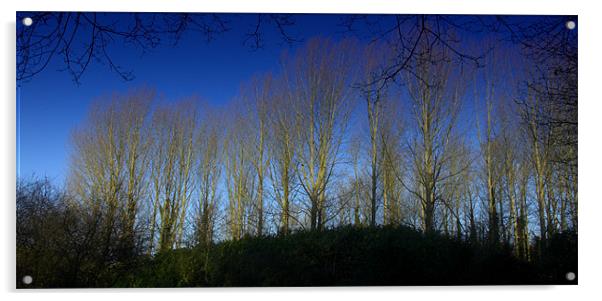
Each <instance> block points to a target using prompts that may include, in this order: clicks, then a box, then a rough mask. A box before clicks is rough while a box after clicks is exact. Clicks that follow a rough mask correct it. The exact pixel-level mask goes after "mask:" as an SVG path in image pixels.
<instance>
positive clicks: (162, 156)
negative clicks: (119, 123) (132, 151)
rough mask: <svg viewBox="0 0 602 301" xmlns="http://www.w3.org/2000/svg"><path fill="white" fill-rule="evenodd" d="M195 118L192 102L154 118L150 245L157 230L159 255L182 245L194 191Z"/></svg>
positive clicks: (160, 111)
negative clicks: (156, 229)
mask: <svg viewBox="0 0 602 301" xmlns="http://www.w3.org/2000/svg"><path fill="white" fill-rule="evenodd" d="M196 114H197V111H196V108H195V105H194V102H193V101H192V100H191V101H188V102H180V103H177V104H176V105H170V106H164V107H160V108H158V109H156V110H155V112H154V114H153V139H154V144H153V155H152V156H153V161H152V165H153V170H152V176H151V178H152V182H153V183H152V184H153V189H154V199H153V202H154V205H153V216H152V218H151V242H152V241H153V238H154V235H155V233H154V232H155V227H158V229H159V245H158V247H159V248H158V250H159V251H160V252H163V251H167V250H170V249H172V248H173V247H178V246H179V245H180V244H181V242H182V238H183V233H184V226H185V221H186V214H187V211H188V207H189V202H190V200H191V198H192V193H193V190H194V181H193V180H194V162H195V156H196V152H195V149H194V148H195V141H194V139H195V135H196V128H197V115H196ZM157 217H158V218H159V224H158V225H157V224H156V218H157ZM152 248H153V244H151V249H152Z"/></svg>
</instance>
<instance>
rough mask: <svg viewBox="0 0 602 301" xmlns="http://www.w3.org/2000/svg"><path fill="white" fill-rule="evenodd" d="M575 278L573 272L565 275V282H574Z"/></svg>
mask: <svg viewBox="0 0 602 301" xmlns="http://www.w3.org/2000/svg"><path fill="white" fill-rule="evenodd" d="M575 277H577V275H575V273H573V272H568V273H566V280H568V281H573V280H575Z"/></svg>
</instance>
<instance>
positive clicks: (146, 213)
mask: <svg viewBox="0 0 602 301" xmlns="http://www.w3.org/2000/svg"><path fill="white" fill-rule="evenodd" d="M16 20H17V31H16V46H17V49H16V54H17V58H16V61H17V65H16V78H17V87H16V89H17V100H16V101H17V187H16V193H17V201H16V216H17V225H16V230H17V235H16V237H17V242H16V259H17V266H16V275H17V276H16V278H17V284H16V286H17V287H18V288H113V287H126V288H129V287H249V286H250V287H281V286H285V287H289V286H309V287H312V286H409V285H411V286H415V285H419V286H422V285H427V286H431V285H508V284H521V285H522V284H530V285H532V284H545V285H557V284H577V277H578V271H577V233H578V231H577V229H578V228H577V225H578V216H577V205H578V198H577V71H578V68H577V37H578V35H577V32H578V18H577V16H559V15H554V16H544V15H540V16H527V15H523V16H512V15H392V14H389V15H386V14H383V15H374V14H370V15H368V14H363V15H362V14H359V15H347V14H293V13H282V14H267V13H254V14H250V13H245V14H242V13H139V12H138V13H125V12H17V14H16Z"/></svg>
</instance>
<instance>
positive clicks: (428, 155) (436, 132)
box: [404, 39, 463, 233]
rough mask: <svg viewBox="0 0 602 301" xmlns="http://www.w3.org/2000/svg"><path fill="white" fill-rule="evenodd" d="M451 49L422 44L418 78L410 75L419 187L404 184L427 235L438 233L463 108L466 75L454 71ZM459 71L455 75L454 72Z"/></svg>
mask: <svg viewBox="0 0 602 301" xmlns="http://www.w3.org/2000/svg"><path fill="white" fill-rule="evenodd" d="M447 52H448V50H446V48H444V47H441V46H440V45H439V44H438V43H437V41H436V40H434V41H430V40H428V39H427V40H425V41H424V42H421V43H420V45H419V48H418V52H417V55H416V60H415V61H414V64H415V70H416V75H417V76H407V77H406V81H407V85H408V92H409V93H408V94H409V98H410V103H411V106H412V113H413V116H414V120H415V122H416V126H417V132H416V135H415V136H414V137H413V139H412V140H413V142H410V143H409V147H408V151H409V155H410V161H411V162H412V165H413V167H414V178H415V179H416V181H418V183H417V184H418V185H417V187H416V188H414V187H412V186H410V185H407V184H404V186H405V187H406V189H408V190H409V191H410V192H411V193H412V194H413V195H414V196H415V197H416V198H418V199H419V200H420V204H421V207H422V208H421V209H422V213H421V216H422V223H423V225H422V226H423V229H424V231H425V232H427V233H428V232H432V231H434V230H435V227H436V226H435V206H436V204H437V201H439V200H440V198H441V195H440V194H439V191H438V190H439V189H440V186H441V184H442V183H443V182H444V181H445V180H447V179H448V178H450V177H454V176H456V175H455V174H452V173H446V169H445V168H444V167H445V166H446V164H448V161H449V159H450V153H449V151H448V147H449V144H450V141H451V140H452V133H453V129H454V126H455V124H456V118H457V116H458V111H459V107H460V94H461V92H462V87H461V85H460V83H461V78H462V76H463V74H462V73H461V72H458V71H457V70H453V68H452V67H453V66H454V64H453V62H452V61H450V60H449V56H448V53H447ZM454 71H455V73H454Z"/></svg>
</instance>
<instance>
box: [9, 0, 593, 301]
mask: <svg viewBox="0 0 602 301" xmlns="http://www.w3.org/2000/svg"><path fill="white" fill-rule="evenodd" d="M7 2H8V1H2V2H1V3H2V4H0V5H1V6H2V9H1V10H0V15H1V18H2V23H1V25H0V26H1V29H0V32H1V33H2V40H1V41H0V45H2V46H0V48H1V51H2V55H1V56H0V60H1V62H2V63H1V64H0V66H2V69H3V70H2V71H1V72H0V77H1V80H0V85H1V90H0V91H2V93H4V99H3V101H2V102H1V107H0V112H1V113H0V114H2V115H1V117H0V120H1V121H0V123H1V128H2V129H1V131H0V141H1V145H2V147H0V151H1V152H2V155H1V156H0V158H1V160H2V161H0V166H2V173H1V176H0V177H1V178H0V191H1V192H2V196H3V198H1V199H0V200H1V203H2V210H1V212H2V218H0V219H1V220H2V222H1V223H2V226H3V227H2V240H3V241H2V243H1V244H0V246H1V247H0V252H1V256H0V258H1V259H2V261H3V264H2V265H0V267H2V268H1V272H0V286H1V287H2V293H3V294H5V295H7V296H5V297H8V298H9V300H12V299H13V298H15V299H16V298H19V299H26V300H38V299H40V298H44V299H49V300H61V301H63V300H78V301H81V300H82V299H84V298H85V299H93V300H102V299H105V298H107V297H110V298H118V299H131V298H136V299H139V300H145V301H147V300H164V299H166V298H177V299H180V298H185V299H188V298H195V299H197V300H214V299H220V300H221V299H226V300H228V299H244V300H245V301H247V300H248V299H253V300H255V299H257V300H280V301H283V300H313V299H315V298H316V297H318V298H320V299H322V298H323V299H328V300H333V299H336V300H344V301H347V300H390V299H401V298H403V299H407V300H411V299H415V300H421V301H422V300H430V299H433V300H445V301H447V300H472V299H486V300H504V301H508V300H512V299H515V298H519V299H525V300H526V299H531V300H546V301H547V300H574V299H581V298H586V299H591V298H592V297H593V296H596V295H597V296H598V297H599V296H600V293H599V292H597V291H598V289H599V283H600V281H601V280H602V277H600V276H599V274H600V271H601V270H600V268H601V266H600V257H601V256H602V252H600V251H601V249H600V244H601V243H600V241H601V239H600V238H601V237H602V234H601V233H600V232H599V229H600V223H599V220H600V218H599V216H600V214H601V213H602V207H601V205H600V204H601V203H602V197H601V196H600V193H599V191H598V189H599V187H601V186H602V185H601V183H600V178H602V176H600V172H599V171H600V170H602V167H601V166H600V156H599V155H597V153H599V152H600V150H601V145H602V143H601V142H600V141H602V139H601V138H602V135H601V134H600V129H602V126H600V125H599V122H597V121H598V120H600V118H601V116H602V112H601V110H600V108H601V105H600V102H601V101H602V100H600V92H599V88H598V89H597V87H596V86H599V85H600V83H599V80H598V79H599V78H600V75H599V73H600V70H602V66H600V55H601V54H602V49H601V47H600V39H599V34H600V33H599V31H598V32H596V29H598V28H600V22H601V21H600V17H601V16H600V11H599V10H597V9H596V7H595V2H596V1H591V2H588V1H580V0H565V1H558V0H547V1H543V0H539V1H538V0H505V1H492V0H411V1H399V0H398V1H393V0H375V1H359V0H330V1H328V0H304V1H297V0H295V1H284V0H253V1H248V0H247V1H245V0H236V1H235V0H220V1H198V2H196V3H191V1H182V0H174V1H165V0H143V1H138V0H137V1H131V0H128V1H123V0H121V1H120V0H102V1H94V2H92V1H90V2H83V1H75V0H54V1H43V0H39V1H32V0H20V1H13V2H8V3H7ZM17 10H19V11H27V10H38V11H44V10H54V11H58V10H65V11H166V12H167V11H170V12H173V11H196V12H307V13H430V14H433V13H448V14H449V13H451V14H577V15H579V21H578V27H577V28H578V30H579V62H580V70H579V83H580V85H579V100H580V101H579V102H580V103H579V123H580V126H579V161H580V167H579V189H580V193H579V196H580V200H581V204H580V206H579V229H580V233H579V275H578V277H579V283H580V284H579V286H550V287H541V286H536V287H533V286H513V287H402V288H390V287H387V288H362V287H356V288H305V289H301V288H299V289H283V288H271V289H133V290H76V291H69V290H52V291H43V292H40V291H36V292H33V293H30V292H24V291H18V292H16V291H15V289H14V283H15V272H14V271H15V255H14V254H15V250H14V245H15V213H14V212H15V205H14V192H15V190H14V187H15V84H16V83H15V12H16V11H17ZM596 34H597V35H598V36H596ZM491 272H492V273H495V271H491ZM116 292H118V293H119V294H116ZM91 293H100V294H91ZM166 293H169V294H175V295H174V296H173V297H172V296H169V295H166ZM4 300H7V299H4Z"/></svg>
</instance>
